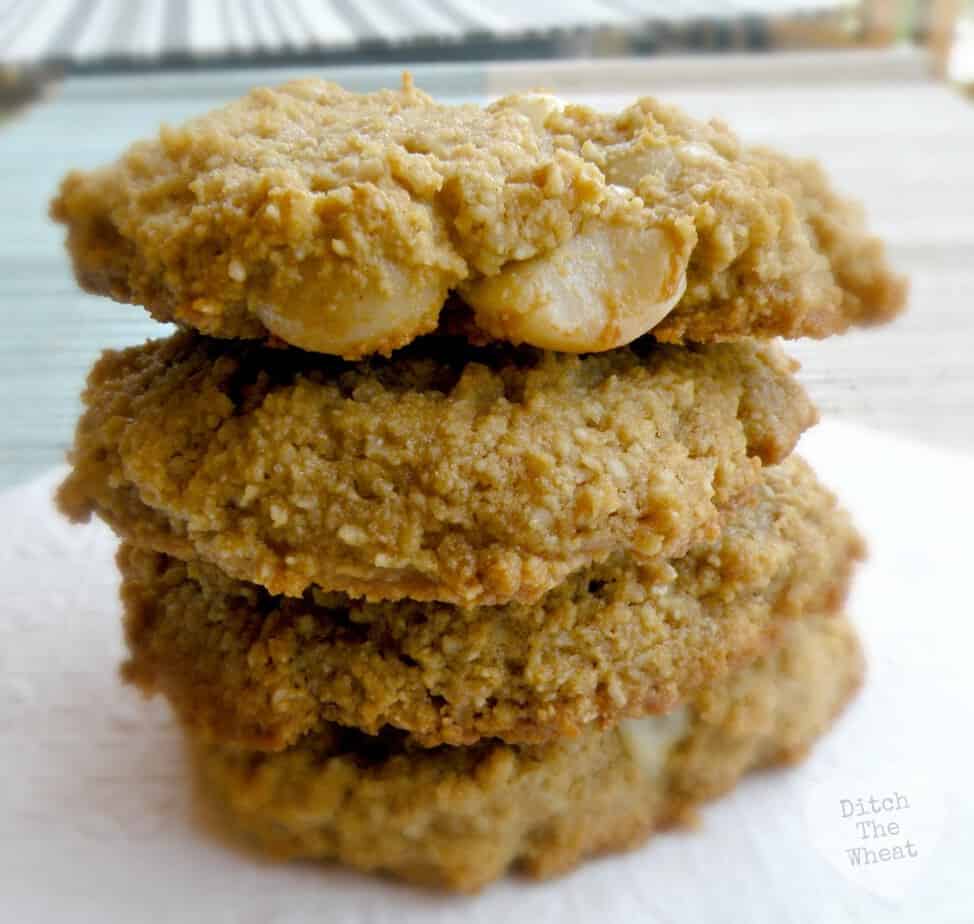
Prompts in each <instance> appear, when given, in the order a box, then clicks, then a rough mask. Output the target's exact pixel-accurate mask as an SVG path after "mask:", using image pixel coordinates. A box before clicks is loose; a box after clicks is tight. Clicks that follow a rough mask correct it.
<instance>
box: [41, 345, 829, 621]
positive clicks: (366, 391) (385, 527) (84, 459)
mask: <svg viewBox="0 0 974 924" xmlns="http://www.w3.org/2000/svg"><path fill="white" fill-rule="evenodd" d="M793 368H794V365H793V364H792V363H791V361H790V360H788V359H787V358H785V357H784V356H783V355H782V354H781V353H780V352H779V351H778V350H777V348H775V347H773V346H760V345H755V344H752V343H741V344H726V345H715V346H708V347H700V348H693V349H684V348H677V347H664V346H660V345H658V344H655V343H654V342H652V340H651V339H649V338H647V339H646V340H644V341H640V343H639V344H637V345H634V346H633V347H629V348H622V349H619V350H613V351H611V352H609V353H604V354H594V355H589V356H585V357H579V356H572V355H567V354H554V353H547V352H541V351H537V350H533V349H524V348H522V349H515V348H512V347H509V346H506V345H501V344H495V345H494V346H492V347H489V348H486V349H476V348H473V347H471V346H470V345H469V344H467V343H466V341H463V340H460V341H457V340H454V339H452V338H449V337H445V336H442V337H441V336H436V337H430V338H424V339H423V340H422V341H420V342H418V343H417V344H415V345H413V346H412V347H409V348H407V349H405V350H402V351H399V352H397V353H396V354H395V356H394V357H393V358H392V359H390V360H381V359H373V360H372V361H371V362H367V363H358V364H348V363H344V362H342V361H340V360H336V359H333V358H330V357H324V356H321V355H316V354H309V353H305V352H302V351H298V350H273V349H267V348H263V347H261V346H259V345H254V344H247V343H245V342H237V343H231V342H227V341H221V340H212V339H208V338H204V337H200V336H198V335H195V334H192V333H182V334H177V335H175V336H173V337H171V338H169V339H165V340H159V341H153V342H150V343H147V344H146V345H144V346H141V347H136V348H132V349H128V350H125V351H122V352H108V353H106V354H105V355H104V356H103V357H102V359H101V360H100V361H99V362H98V363H97V365H96V366H95V367H94V369H93V371H92V373H91V375H90V377H89V381H88V387H87V390H86V392H85V403H86V405H87V410H86V411H85V413H84V415H83V416H82V418H81V421H80V422H79V425H78V430H77V436H76V442H75V447H74V450H73V452H72V455H71V460H72V462H73V465H74V471H73V473H72V474H71V475H70V476H69V477H68V479H67V481H66V482H65V484H64V485H63V486H62V488H61V491H60V494H59V500H60V504H61V508H62V509H63V510H64V511H65V512H66V513H67V514H68V515H69V516H71V517H72V518H74V519H83V518H86V517H87V516H88V515H89V514H90V513H91V512H92V511H95V512H97V513H98V514H99V515H100V516H102V517H103V518H104V519H105V520H107V521H108V523H109V524H110V525H111V526H113V527H114V528H115V529H116V530H117V531H118V532H119V533H120V534H121V536H122V537H123V538H125V539H127V540H129V541H131V542H132V543H134V544H136V545H139V546H142V547H147V548H152V549H156V550H158V551H161V552H166V553H167V554H170V555H173V556H174V557H176V558H182V559H186V560H190V559H197V558H198V559H202V560H204V561H209V562H212V563H214V564H216V565H218V566H219V567H220V568H221V569H222V570H223V571H224V572H226V573H227V574H228V575H230V576H231V577H236V578H240V579H242V580H248V581H253V582H254V583H257V584H261V585H263V586H265V587H267V588H268V589H270V590H271V591H272V592H274V593H286V594H290V595H292V596H299V595H300V594H302V593H303V592H304V590H305V589H306V588H307V587H309V586H310V585H312V584H314V585H317V586H318V587H320V588H322V589H324V590H339V591H342V592H345V593H349V594H352V595H355V596H365V597H368V598H371V599H399V598H404V597H410V598H412V599H414V600H432V599H436V600H443V601H446V602H451V603H457V604H467V605H470V604H474V603H479V604H494V603H503V602H506V601H509V600H519V601H521V602H533V601H536V600H538V599H539V598H540V597H541V596H542V595H543V594H544V593H545V592H547V591H548V590H550V589H551V588H552V587H554V586H555V585H556V584H558V583H559V582H560V581H562V580H564V579H565V578H566V577H567V576H568V575H569V574H570V573H571V572H573V571H576V570H578V569H579V568H581V567H584V566H586V565H588V564H590V563H591V562H593V561H600V560H604V559H606V558H607V557H608V556H609V555H610V554H612V553H613V552H615V551H625V552H627V553H629V554H631V555H633V556H636V557H639V558H641V559H647V560H648V559H654V558H657V557H659V556H661V555H663V556H673V555H680V554H683V553H684V552H685V551H686V549H687V548H688V547H689V545H690V543H691V542H693V541H696V540H699V539H701V538H705V537H708V536H709V537H713V536H714V535H716V532H717V529H718V527H719V517H720V511H721V510H722V509H723V508H725V507H726V506H727V505H728V504H730V503H732V502H733V501H734V500H735V499H737V498H739V497H741V496H742V495H744V494H746V492H747V491H748V490H749V489H750V488H751V487H752V486H753V485H754V483H755V481H756V480H757V478H758V477H759V471H760V460H763V461H764V462H774V461H777V460H779V459H781V458H783V457H784V456H785V455H787V453H788V452H789V451H790V450H791V448H792V446H793V445H794V442H795V440H796V439H797V437H798V436H799V434H800V433H801V432H802V431H803V430H804V429H805V428H806V427H807V426H809V425H810V424H811V423H813V422H814V419H815V412H814V410H813V408H812V406H811V405H810V404H809V402H808V399H807V397H806V396H805V394H804V391H803V390H802V389H801V387H800V386H799V385H798V384H797V383H796V382H795V381H794V379H793V378H792V375H791V372H792V370H793Z"/></svg>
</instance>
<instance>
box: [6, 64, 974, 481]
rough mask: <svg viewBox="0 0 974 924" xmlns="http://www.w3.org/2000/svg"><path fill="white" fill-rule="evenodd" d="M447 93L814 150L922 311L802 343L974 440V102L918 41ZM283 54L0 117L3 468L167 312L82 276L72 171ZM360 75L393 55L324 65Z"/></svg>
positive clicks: (141, 80)
mask: <svg viewBox="0 0 974 924" xmlns="http://www.w3.org/2000/svg"><path fill="white" fill-rule="evenodd" d="M415 75H416V78H417V82H418V83H419V84H420V85H421V86H423V87H425V88H426V89H428V90H430V91H431V92H433V93H434V94H436V95H439V96H445V97H449V98H452V99H477V98H484V97H488V96H492V95H497V94H500V93H504V92H508V91H509V90H512V89H515V88H532V87H536V86H541V85H544V86H547V87H549V88H551V89H554V90H556V91H557V92H559V93H562V94H564V95H566V96H571V97H574V98H580V99H584V100H586V101H590V102H593V103H596V104H598V105H601V106H606V107H613V108H614V107H617V106H619V105H623V104H624V103H625V101H626V100H628V99H631V98H632V97H634V96H636V95H639V94H643V93H655V94H658V95H660V96H663V97H664V98H666V99H668V100H671V101H672V102H675V103H677V104H679V105H681V106H684V107H686V108H687V109H688V110H689V111H691V112H692V113H693V114H695V115H698V116H710V115H719V116H721V117H722V118H725V119H726V120H727V121H728V122H730V123H731V124H732V125H733V126H734V127H735V128H736V129H737V130H738V131H739V133H740V134H741V135H742V136H743V137H744V138H746V139H748V140H751V141H754V142H762V143H770V144H775V145H777V146H779V147H781V148H783V149H785V150H787V151H789V152H792V153H798V154H810V155H814V156H817V157H820V158H821V159H822V160H823V161H824V162H825V164H826V165H827V166H828V168H829V170H830V171H831V173H832V175H833V177H834V179H835V181H836V183H837V184H838V185H839V186H840V187H841V188H843V189H845V190H848V191H851V192H853V193H855V195H857V196H858V197H859V198H861V199H862V200H863V201H864V202H865V203H866V205H867V208H868V210H869V214H870V217H871V221H872V225H873V227H874V228H875V229H876V231H878V232H879V233H880V234H881V235H882V236H883V237H884V238H886V240H887V241H888V243H889V247H890V253H891V255H892V258H893V260H894V261H895V263H896V265H897V266H898V267H899V268H901V269H902V270H903V271H905V272H906V273H908V274H909V275H910V277H911V279H912V296H911V305H910V311H909V313H908V314H907V315H906V316H905V317H904V318H902V319H901V320H900V321H898V322H897V323H896V324H894V325H892V326H890V327H888V328H885V329H881V330H876V331H866V332H862V333H855V334H852V335H849V336H846V337H840V338H833V339H831V340H828V341H825V342H821V343H813V342H799V343H794V344H790V345H789V348H790V350H791V352H792V353H794V354H795V355H796V356H798V357H799V358H800V359H801V360H802V363H803V365H804V369H803V372H802V375H803V378H804V379H805V381H806V382H807V384H808V387H809V389H810V390H811V392H812V394H813V396H814V397H815V399H816V400H817V402H818V403H819V406H820V407H821V408H822V410H823V413H825V414H827V415H830V416H834V417H840V418H845V419H848V420H853V421H857V422H860V423H862V424H865V425H868V426H871V427H876V428H880V429H883V430H887V431H891V432H894V433H897V434H900V435H905V436H909V437H913V438H915V439H917V440H921V441H927V442H931V443H936V444H940V445H944V446H949V447H954V448H956V449H959V450H967V451H972V452H974V359H972V357H974V307H972V296H971V294H970V293H971V291H972V290H974V106H972V105H971V103H970V102H969V101H966V100H965V99H964V98H963V97H961V96H960V95H959V94H957V93H955V92H954V91H952V90H951V89H950V88H949V87H946V86H944V85H942V84H938V83H935V82H934V81H932V80H931V79H929V78H928V77H927V73H926V68H925V65H924V63H923V62H922V61H921V60H920V59H919V57H918V56H916V55H914V54H911V53H888V52H883V53H871V52H850V53H844V52H843V53H835V52H833V53H827V54H826V53H823V54H816V55H798V54H788V55H785V54H779V55H766V56H741V57H731V56H722V57H707V58H684V59H671V60H666V59H650V60H640V61H632V60H623V61H599V62H589V63H586V62H569V63H553V62H542V63H539V64H518V65H493V64H492V65H488V66H485V65H463V66H456V65H451V66H442V67H429V66H425V67H419V68H416V69H415ZM289 76H292V74H291V73H290V72H286V71H269V72H268V71H264V72H255V71H229V72H200V73H195V74H180V75H153V76H147V77H133V76H125V77H116V78H107V77H106V78H88V79H74V80H70V81H68V82H67V83H65V84H64V85H62V86H60V87H58V88H56V90H55V92H54V93H53V95H52V96H51V98H49V99H47V100H45V101H43V102H41V103H39V104H36V105H34V106H33V107H31V108H30V109H28V110H27V111H26V112H23V113H21V114H19V115H18V116H17V117H15V118H14V119H12V120H10V121H9V122H8V123H6V124H5V125H3V127H2V128H0V163H2V164H3V184H4V185H3V212H2V218H0V315H2V319H3V325H4V336H3V338H2V339H0V389H2V394H3V396H4V408H3V415H2V417H0V486H2V485H6V484H12V483H15V482H18V481H22V480H24V479H26V478H28V477H30V476H31V475H33V474H35V473H37V472H39V471H41V470H43V469H45V468H48V467H50V466H51V465H54V464H56V463H57V462H59V461H61V459H62V458H63V455H64V451H65V449H66V447H67V445H68V442H69V440H70V437H71V431H72V427H73V423H74V419H75V417H76V416H77V413H78V409H79V401H78V393H79V391H80V389H81V386H82V383H83V381H84V375H85V371H86V370H87V368H88V366H89V365H90V364H91V362H92V361H93V360H94V358H95V357H96V356H97V354H98V352H99V350H101V349H102V348H104V347H107V346H120V345H125V344H130V343H136V342H139V341H141V340H142V339H144V338H146V337H151V336H158V335H159V334H160V333H162V332H163V331H164V328H161V327H160V326H159V325H157V324H154V323H153V322H152V321H150V320H149V319H148V318H147V317H146V315H145V314H144V313H143V312H142V311H141V310H139V309H138V308H134V307H131V306H125V305H116V304H114V303H113V302H110V301H108V300H105V299H98V298H93V297H90V296H87V295H84V294H83V293H81V292H79V291H78V290H77V289H76V287H75V285H74V282H73V280H72V278H71V275H70V271H69V268H68V264H67V260H66V258H65V255H64V253H63V249H62V243H61V232H60V230H59V229H58V228H56V227H55V226H53V225H52V224H51V223H50V221H49V220H48V219H47V218H46V207H47V201H48V199H49V197H50V195H51V194H52V193H53V191H54V189H55V187H56V184H57V181H58V179H59V177H60V176H61V175H62V174H63V173H64V172H65V171H66V170H67V169H69V168H70V167H73V166H93V165H95V164H98V163H102V162H104V161H106V160H108V159H109V158H111V157H113V156H114V155H116V154H117V153H118V152H119V151H120V150H121V149H122V148H123V147H124V146H125V145H126V144H127V143H128V142H129V141H132V140H134V139H136V138H138V137H141V136H143V135H146V134H148V133H150V132H152V131H153V130H154V129H155V127H156V126H157V125H158V123H159V122H160V121H170V122H173V121H178V120H180V119H183V118H185V117H186V116H188V115H190V114H193V113H197V112H200V111H203V110H205V109H208V108H210V107H212V106H215V105H218V104H220V103H222V102H224V101H226V100H228V99H231V98H233V97H235V96H238V95H239V94H240V93H242V92H243V91H244V90H245V89H246V88H247V87H249V86H251V85H254V84H260V83H268V82H279V81H281V80H284V79H286V78H287V77H289ZM326 76H329V77H332V78H333V79H336V80H339V81H341V82H343V83H345V84H347V85H349V86H352V87H354V88H355V89H368V88H374V87H378V86H382V85H389V84H394V83H395V82H397V80H398V71H397V69H395V68H359V69H354V70H352V69H345V70H341V71H335V70H333V71H329V72H328V73H327V74H326Z"/></svg>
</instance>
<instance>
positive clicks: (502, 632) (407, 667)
mask: <svg viewBox="0 0 974 924" xmlns="http://www.w3.org/2000/svg"><path fill="white" fill-rule="evenodd" d="M755 494H756V496H755V497H754V498H752V499H751V500H750V502H749V503H747V504H741V505H739V506H737V507H735V509H734V510H733V511H731V512H730V513H729V515H728V519H727V525H726V527H725V529H724V530H723V533H722V535H721V537H720V538H719V539H718V540H716V541H714V542H708V543H705V544H702V545H699V546H695V547H693V548H692V549H691V551H690V552H689V553H688V554H687V555H686V556H684V557H683V558H680V559H676V560H673V561H667V560H660V561H657V562H654V563H650V564H644V565H639V564H637V563H635V562H633V561H632V560H631V559H627V558H625V557H619V556H616V557H614V558H611V559H610V560H609V561H607V562H605V563H603V564H601V565H593V566H590V567H588V568H585V569H582V570H581V571H579V572H577V573H576V574H573V575H571V576H570V577H569V578H568V579H567V580H566V581H565V582H564V583H563V584H561V585H560V586H558V587H557V588H555V589H554V590H551V591H549V592H548V594H547V595H545V596H544V597H543V598H542V599H541V601H540V602H539V603H537V604H517V603H511V604H507V605H505V606H495V607H477V608H473V609H461V608H458V607H455V606H450V605H447V604H441V603H416V602H413V601H409V600H400V601H397V602H386V603H365V602H362V601H357V600H352V599H350V598H348V597H346V596H344V595H342V594H334V593H332V594H325V593H320V592H318V591H314V590H313V591H309V592H308V593H306V594H305V595H304V597H302V598H291V597H274V596H271V595H270V594H268V593H267V592H266V591H264V590H262V589H261V588H259V587H256V586H255V585H253V584H245V583H243V582H240V581H234V580H232V579H230V578H227V577H225V576H224V575H222V574H221V573H220V572H219V571H218V570H217V569H216V568H214V567H213V566H211V565H202V564H198V563H191V564H185V563H183V562H181V561H178V560H176V559H171V558H167V557H166V556H164V555H159V554H157V553H152V552H142V551H139V550H137V549H135V548H132V547H131V546H125V545H123V547H122V549H121V551H120V553H119V559H118V560H119V566H120V568H121V571H122V578H123V585H122V598H123V600H124V603H125V609H126V619H125V628H126V635H127V638H128V643H129V650H130V654H131V656H130V659H129V661H128V663H127V664H126V667H125V675H126V677H127V678H128V679H129V680H131V681H134V682H136V683H138V684H139V685H140V686H141V687H142V688H143V689H144V690H145V691H146V692H155V691H161V692H163V693H165V694H166V696H167V697H168V698H169V699H170V701H171V702H172V703H173V705H174V707H175V710H176V712H177V714H179V715H180V717H181V718H182V719H183V721H184V722H185V723H186V724H187V725H189V726H191V727H192V728H194V729H195V730H196V732H197V733H198V734H201V735H206V736H208V737H212V738H215V739H217V740H219V741H221V742H224V743H234V744H238V745H243V746H246V747H251V748H261V749H268V750H278V749H281V748H283V747H286V746H288V745H290V744H293V743H294V742H295V741H298V740H299V739H300V738H301V737H302V736H303V735H305V734H307V733H309V732H314V731H316V730H318V729H320V728H321V727H322V725H324V724H327V723H328V722H331V721H334V722H339V723H341V724H342V725H350V726H355V727H358V728H361V729H363V730H365V731H368V732H372V733H375V732H378V731H379V730H380V729H381V728H382V727H383V726H385V725H392V726H395V727H396V728H399V729H403V730H405V731H408V732H410V733H411V734H412V735H413V736H414V738H416V739H417V740H419V741H421V742H422V743H423V744H425V745H436V744H441V743H444V742H445V743H449V744H470V743H473V742H475V741H476V740H477V739H479V738H481V737H487V736H493V737H498V738H503V739H505V740H507V741H543V740H547V739H550V738H552V737H554V736H556V735H562V734H571V733H577V732H578V730H579V729H580V728H582V727H583V726H585V725H586V724H588V723H592V722H597V723H601V724H603V725H604V724H606V723H609V722H613V721H616V720H618V719H619V718H620V717H621V716H624V715H642V714H644V713H646V712H647V711H656V712H659V711H664V710H666V709H669V708H671V707H672V706H673V705H674V704H676V703H677V702H679V701H680V700H682V699H683V698H685V697H686V696H687V695H689V694H691V693H692V692H693V691H695V690H696V689H698V688H700V687H702V686H706V685H709V684H712V683H714V682H717V681H719V679H720V678H721V677H722V676H723V675H724V674H726V672H727V671H728V670H729V669H731V668H733V667H735V666H737V665H739V664H741V663H745V662H747V661H748V660H750V659H752V658H753V657H755V655H756V654H758V653H760V652H761V651H763V650H765V649H766V648H767V646H768V645H769V644H770V642H771V640H772V639H773V636H774V635H775V633H777V632H778V631H780V629H781V627H782V625H783V624H784V623H785V622H786V621H788V620H790V619H793V618H795V617H797V616H801V615H803V614H804V613H806V612H808V611H809V610H813V611H815V612H827V611H834V610H835V609H837V608H838V607H839V606H840V605H841V603H842V600H843V599H844V597H845V592H846V588H847V586H848V582H849V578H850V574H851V571H852V568H853V565H854V563H855V561H856V560H857V559H858V558H859V557H860V556H861V552H862V546H861V541H860V539H859V537H858V536H857V534H856V533H855V531H854V530H853V529H852V527H851V525H850V523H849V520H848V518H847V517H846V515H845V514H844V512H843V511H841V510H840V509H838V508H837V506H836V503H835V498H834V497H833V496H832V495H831V494H830V493H829V492H828V491H827V490H825V489H824V488H822V487H821V486H820V485H819V484H818V483H817V482H816V480H815V477H814V475H813V474H812V472H811V470H810V469H809V468H808V467H807V466H806V465H805V463H804V462H802V461H801V460H799V459H797V458H792V459H790V460H788V461H787V462H785V463H783V464H782V465H780V466H776V467H774V468H769V469H766V470H765V474H764V478H763V481H762V484H761V485H760V487H759V488H758V489H757V490H756V492H755Z"/></svg>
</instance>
